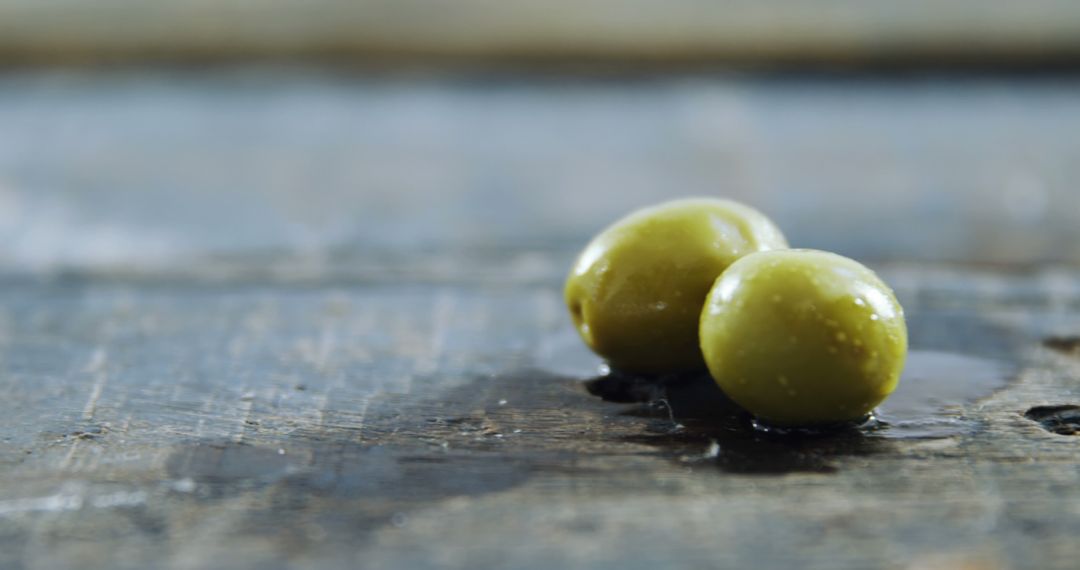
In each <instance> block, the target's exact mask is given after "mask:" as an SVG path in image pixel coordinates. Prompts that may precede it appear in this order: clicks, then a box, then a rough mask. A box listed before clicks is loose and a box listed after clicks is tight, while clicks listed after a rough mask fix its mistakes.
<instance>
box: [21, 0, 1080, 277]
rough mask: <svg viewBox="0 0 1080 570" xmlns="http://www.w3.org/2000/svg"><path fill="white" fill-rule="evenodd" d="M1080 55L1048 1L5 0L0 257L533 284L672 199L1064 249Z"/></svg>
mask: <svg viewBox="0 0 1080 570" xmlns="http://www.w3.org/2000/svg"><path fill="white" fill-rule="evenodd" d="M1078 63H1080V3H1076V2H1072V1H1068V0H1032V1H1029V2H1022V3H1020V2H993V1H987V0H981V1H980V0H935V1H929V0H917V1H909V2H888V1H885V0H870V1H855V0H823V1H820V2H789V1H786V0H755V1H750V0H746V1H743V0H716V1H710V2H699V1H695V0H666V1H652V0H620V1H614V0H585V1H574V2H563V1H555V2H527V1H524V0H501V1H490V0H454V1H445V0H443V1H436V0H392V1H383V0H357V1H344V0H303V1H301V0H228V1H222V0H172V1H168V2H140V1H136V0H98V1H94V2H87V1H84V0H0V65H2V67H0V269H2V270H3V271H4V272H6V273H7V274H32V275H56V274H68V273H70V272H75V273H105V274H109V275H114V274H122V273H125V272H127V273H135V274H139V275H143V276H172V277H175V276H177V275H181V274H182V275H200V274H204V275H205V276H208V277H215V276H218V277H220V276H226V277H227V276H229V275H233V274H237V273H239V274H242V275H263V274H265V273H267V272H268V271H269V272H273V273H274V274H275V275H278V276H284V277H287V278H303V277H304V276H318V277H325V276H326V275H328V274H331V275H332V274H342V275H353V274H359V275H361V276H364V277H368V278H377V277H379V276H386V275H390V276H391V278H397V277H400V276H401V275H402V273H404V274H406V275H411V276H414V277H415V276H418V275H425V274H435V275H436V276H442V277H446V276H453V275H455V274H463V272H476V271H480V272H483V270H484V268H487V269H488V270H489V271H488V273H487V274H488V275H491V276H497V275H498V274H499V272H500V269H501V268H505V267H511V268H514V269H516V271H517V274H519V275H520V274H522V273H525V274H527V273H529V272H530V271H532V272H534V273H536V274H538V275H541V274H543V275H547V274H551V273H553V272H554V273H561V271H563V269H564V267H563V264H564V263H565V262H566V255H569V254H572V253H573V251H574V250H576V249H577V248H578V247H580V246H581V244H583V243H584V242H585V241H586V240H587V239H588V238H589V236H591V235H592V234H594V233H595V232H597V231H598V230H599V229H601V228H602V227H603V226H605V225H606V224H608V223H610V222H611V221H612V220H614V219H616V218H617V217H619V216H621V215H623V214H625V213H626V212H628V211H629V210H631V209H634V208H636V207H639V206H642V205H646V204H649V203H653V202H657V201H660V200H664V199H667V198H672V197H677V196H685V195H716V196H725V197H731V198H735V199H739V200H743V201H745V202H747V203H750V204H752V205H754V206H756V207H758V208H759V209H762V210H763V211H765V212H766V213H768V214H769V215H771V216H772V217H774V218H775V219H776V220H777V221H778V223H779V224H780V225H781V227H783V228H784V229H785V231H786V232H787V234H788V236H789V237H790V238H791V241H792V243H793V244H795V245H798V246H803V247H815V248H824V249H831V250H835V251H838V252H841V253H844V254H847V255H850V256H854V257H857V258H861V259H864V260H868V261H897V260H900V261H918V262H935V263H938V262H940V263H960V264H976V265H981V264H993V265H1008V266H1011V267H1018V268H1029V267H1033V266H1036V265H1042V264H1065V265H1072V264H1077V263H1080V193H1078V191H1077V189H1076V188H1075V186H1076V181H1077V180H1080V134H1078V133H1080V74H1077V73H1076V70H1077V69H1080V68H1078V67H1077V64H1078ZM402 260H408V262H407V263H405V265H403V263H404V262H403V261H402ZM507 263H509V264H511V265H509V266H507V265H506V264H507ZM403 267H405V269H402V268H403ZM395 271H396V273H395Z"/></svg>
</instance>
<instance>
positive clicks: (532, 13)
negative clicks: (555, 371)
mask: <svg viewBox="0 0 1080 570" xmlns="http://www.w3.org/2000/svg"><path fill="white" fill-rule="evenodd" d="M1078 37H1080V8H1077V7H1076V5H1075V4H1074V3H1072V2H1062V1H1058V0H1032V1H1029V2H1024V3H1023V4H1017V3H1011V2H987V1H983V0H933V1H932V0H918V1H909V2H902V3H897V2H888V1H886V0H875V1H869V2H868V1H856V0H824V1H818V2H813V3H804V2H786V1H783V0H771V1H764V2H762V1H752V0H722V1H714V2H695V1H691V0H682V1H666V2H658V1H655V0H630V1H627V0H586V1H578V2H565V1H564V2H556V3H551V2H547V3H535V2H528V1H526V0H515V1H507V0H503V1H492V0H454V1H452V2H445V1H438V0H392V1H386V0H362V1H353V2H348V1H342V0H303V1H300V0H230V1H228V2H222V1H216V0H173V1H170V2H156V3H152V4H149V3H145V2H138V1H134V0H99V1H97V2H92V3H88V2H83V1H80V0H51V1H49V2H40V1H34V0H4V1H3V2H0V58H4V59H9V60H20V59H54V60H55V59H59V60H66V61H95V60H107V61H108V60H116V59H118V58H119V59H135V60H145V59H148V58H161V57H171V58H181V59H183V58H215V57H230V56H238V55H239V56H298V55H299V56H304V55H307V56H326V55H336V56H346V57H354V58H363V59H372V58H374V59H378V58H380V57H387V56H396V57H401V56H411V57H419V58H425V59H428V60H432V59H434V60H439V59H447V58H456V59H467V60H473V61H492V60H506V59H508V58H509V59H516V60H519V61H522V60H525V61H528V60H533V61H535V60H580V59H593V60H597V59H599V60H608V61H622V62H633V63H639V64H640V63H641V62H642V61H643V60H652V61H680V60H682V61H685V60H690V61H694V60H703V59H704V60H716V59H721V60H727V61H744V62H745V61H750V62H804V63H805V62H847V61H878V62H881V61H890V60H899V61H921V62H923V63H930V64H938V63H941V62H942V61H943V60H949V59H953V60H956V59H959V60H967V61H981V62H985V63H993V64H1000V63H1002V62H1008V61H1016V60H1021V61H1024V60H1036V61H1037V60H1040V59H1042V60H1047V59H1049V60H1055V59H1061V58H1065V59H1066V60H1075V57H1076V56H1077V55H1080V40H1078V39H1077V38H1078Z"/></svg>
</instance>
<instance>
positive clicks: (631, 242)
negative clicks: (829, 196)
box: [565, 198, 787, 374]
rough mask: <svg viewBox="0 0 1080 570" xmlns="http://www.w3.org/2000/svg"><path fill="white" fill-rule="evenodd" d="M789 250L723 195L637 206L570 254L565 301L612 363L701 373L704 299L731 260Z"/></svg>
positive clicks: (765, 223)
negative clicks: (575, 253) (700, 323)
mask: <svg viewBox="0 0 1080 570" xmlns="http://www.w3.org/2000/svg"><path fill="white" fill-rule="evenodd" d="M783 247H787V241H786V240H785V239H784V236H783V234H781V233H780V230H779V229H778V228H777V227H776V225H775V224H773V223H772V221H770V220H769V219H768V218H766V217H765V216H764V215H763V214H761V213H760V212H758V211H757V210H754V209H753V208H750V207H748V206H744V205H742V204H739V203H737V202H732V201H730V200H719V199H712V198H691V199H684V200H675V201H672V202H666V203H663V204H660V205H657V206H654V207H651V208H645V209H642V210H638V211H637V212H634V213H632V214H630V215H629V216H627V217H625V218H623V219H621V220H619V221H618V222H616V223H615V224H614V225H612V226H611V227H609V228H607V229H606V230H604V231H603V232H602V233H601V234H600V235H598V236H596V238H594V239H593V240H592V242H591V243H589V245H588V247H586V248H585V250H584V251H583V252H582V253H581V255H580V256H579V257H578V259H577V262H576V263H575V264H574V267H573V269H572V270H571V272H570V275H569V277H568V278H567V281H566V289H565V298H566V305H567V307H568V308H569V309H570V314H571V316H572V318H573V320H574V325H575V326H576V327H577V329H578V332H579V333H580V334H581V338H583V339H584V340H585V343H586V344H588V345H589V347H590V348H592V349H593V351H595V352H596V353H597V354H598V355H600V356H602V357H603V358H605V359H607V361H608V363H609V364H610V365H611V366H612V367H613V368H615V369H617V370H621V371H626V372H634V373H642V374H663V373H673V372H680V371H690V370H701V369H703V368H704V367H705V363H704V361H703V359H702V356H701V349H700V348H699V343H698V321H699V319H700V316H701V308H702V306H703V305H704V303H705V296H706V295H707V294H708V293H709V288H710V287H711V286H712V284H713V282H714V281H715V280H716V277H717V276H718V275H720V273H721V272H723V271H724V269H726V268H727V267H728V266H729V265H731V263H732V262H734V261H735V260H736V259H739V258H740V257H742V256H744V255H746V254H748V253H752V252H755V251H762V250H768V249H775V248H783Z"/></svg>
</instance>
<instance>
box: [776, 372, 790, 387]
mask: <svg viewBox="0 0 1080 570" xmlns="http://www.w3.org/2000/svg"><path fill="white" fill-rule="evenodd" d="M776 381H777V382H779V383H780V385H781V386H787V385H788V379H787V377H786V376H784V375H783V374H781V375H780V376H777V377H776Z"/></svg>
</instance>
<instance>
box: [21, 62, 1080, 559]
mask: <svg viewBox="0 0 1080 570" xmlns="http://www.w3.org/2000/svg"><path fill="white" fill-rule="evenodd" d="M1078 88H1080V82H1078V81H1077V79H1076V78H1073V77H1068V76H1066V77H1061V76H1054V77H1047V76H1037V77H986V76H965V77H950V76H943V75H938V76H907V77H893V78H889V77H872V76H871V77H850V76H847V77H845V76H834V77H823V76H801V77H794V76H768V75H688V76H679V75H673V76H635V77H610V76H609V77H606V78H601V79H598V78H595V77H587V76H583V75H554V76H552V75H546V76H543V77H537V76H518V75H501V74H473V75H468V76H458V75H438V76H427V75H415V74H387V73H368V74H364V73H358V72H355V71H351V72H342V71H327V70H322V71H313V70H309V69H296V68H275V67H271V68H266V67H258V68H251V67H243V68H218V69H213V70H201V71H199V70H190V69H189V70H128V71H93V70H82V71H57V70H53V71H37V72H30V71H27V72H19V73H16V72H8V73H7V74H5V75H0V244H2V245H0V386H2V387H3V391H4V394H5V397H4V398H3V399H0V417H3V420H2V421H0V442H2V443H0V481H2V482H3V483H2V485H0V568H4V569H7V568H11V569H22V568H26V569H36V568H139V569H143V568H410V569H412V568H527V569H547V568H620V569H623V568H630V569H644V568H733V567H749V568H760V569H771V568H777V569H781V568H784V569H786V568H821V569H830V570H836V569H843V568H853V569H854V568H860V569H861V568H896V569H916V568H918V569H925V568H951V569H955V568H980V569H1009V568H1016V569H1019V568H1039V569H1048V568H1062V569H1066V568H1069V569H1072V568H1077V567H1078V565H1080V540H1078V539H1077V536H1078V535H1080V447H1078V445H1080V438H1077V437H1075V436H1074V435H1069V433H1071V432H1073V431H1074V430H1075V429H1076V428H1077V427H1078V426H1080V414H1077V413H1076V411H1075V409H1070V408H1058V407H1057V406H1071V405H1078V404H1080V193H1078V191H1077V188H1076V184H1077V181H1078V180H1080V137H1078V136H1077V133H1080V91H1078ZM691 194H713V195H722V196H728V197H733V198H736V199H741V200H745V201H747V202H749V203H752V204H754V205H756V206H758V207H759V208H761V209H763V210H764V211H766V212H768V213H769V214H770V215H772V216H773V217H774V218H775V219H776V220H777V221H778V222H779V223H780V225H781V226H782V227H784V228H785V230H786V231H787V233H788V235H789V237H790V239H791V241H792V243H793V244H795V245H799V246H805V247H819V248H827V249H832V250H836V251H839V252H841V253H844V254H847V255H851V256H854V257H857V258H859V259H861V260H864V261H866V262H867V263H869V264H871V265H872V266H873V267H874V268H876V269H878V270H879V272H880V274H881V275H882V276H883V277H884V278H885V280H886V281H888V282H889V283H890V284H892V285H893V286H894V287H895V289H896V291H897V294H898V295H899V297H900V299H901V302H902V303H903V305H904V306H905V309H906V311H907V313H908V318H909V325H910V335H911V344H912V348H913V352H912V355H911V359H910V362H909V366H908V372H907V373H906V376H905V379H904V382H903V385H902V388H901V391H900V393H898V394H897V397H896V399H895V400H894V401H893V403H892V404H891V407H890V404H888V403H887V404H886V405H885V406H884V407H883V410H882V417H883V419H884V420H885V421H886V422H887V425H885V426H883V427H882V428H881V429H878V430H874V431H856V432H846V433H840V434H835V435H832V436H828V437H820V438H809V439H807V438H794V439H793V438H783V437H775V436H769V435H766V434H758V433H753V432H748V431H746V430H742V429H739V428H738V427H737V426H733V425H732V424H731V423H730V422H727V421H718V420H716V418H710V417H709V414H708V413H707V412H708V410H709V409H713V408H710V406H712V405H714V404H715V403H716V400H715V394H714V393H712V392H710V391H709V389H708V385H706V384H693V383H690V384H685V385H682V386H675V387H672V388H671V389H669V390H668V391H666V392H664V393H662V394H660V395H661V396H664V397H665V399H664V401H662V402H652V403H650V402H621V403H620V402H613V401H606V400H604V399H601V398H599V397H597V396H594V395H592V394H590V393H589V391H588V390H587V389H586V388H587V385H586V381H588V380H590V379H591V378H593V377H594V376H595V375H596V373H597V372H596V371H597V365H598V364H599V362H598V361H597V360H596V358H595V357H593V356H591V355H590V354H589V353H588V352H587V351H586V350H585V349H584V348H583V347H582V346H581V344H580V342H579V341H578V340H577V339H576V337H575V336H574V333H573V331H572V329H571V326H570V323H569V319H568V318H567V316H566V314H565V310H564V308H563V306H562V302H561V296H560V286H561V281H562V278H563V276H564V274H565V271H566V270H567V268H568V265H569V263H570V260H571V259H572V256H573V255H574V253H575V251H576V250H577V249H578V248H579V247H581V246H582V245H583V244H584V242H585V241H586V240H587V239H588V237H589V236H590V235H591V234H592V233H594V232H596V231H597V230H599V229H600V228H601V227H603V226H604V225H605V224H607V223H609V222H610V221H612V220H613V219H615V218H616V217H618V216H619V215H622V214H623V213H625V212H627V211H629V210H630V209H633V208H635V207H637V206H640V205H643V204H648V203H651V202H655V201H659V200H662V199H666V198H669V197H676V196H682V195H691ZM589 386H591V387H592V388H593V390H594V391H595V390H597V389H598V387H599V388H603V387H604V386H607V387H608V388H611V385H610V384H607V385H597V384H595V383H594V384H591V385H589ZM606 394H607V396H608V397H609V398H615V397H617V396H620V395H621V396H627V394H619V393H617V391H611V390H609V391H608V392H607V393H606ZM631 395H633V394H631Z"/></svg>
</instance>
